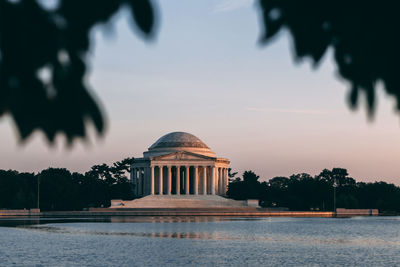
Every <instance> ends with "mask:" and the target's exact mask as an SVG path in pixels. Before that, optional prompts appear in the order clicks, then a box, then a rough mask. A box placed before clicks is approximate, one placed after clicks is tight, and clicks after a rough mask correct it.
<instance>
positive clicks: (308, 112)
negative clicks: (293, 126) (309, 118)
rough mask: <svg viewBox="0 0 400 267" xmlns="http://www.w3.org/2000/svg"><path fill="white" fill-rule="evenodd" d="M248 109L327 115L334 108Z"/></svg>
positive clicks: (249, 109)
mask: <svg viewBox="0 0 400 267" xmlns="http://www.w3.org/2000/svg"><path fill="white" fill-rule="evenodd" d="M246 110H248V111H254V112H278V113H294V114H310V115H325V114H330V113H332V110H323V109H291V108H256V107H247V108H246Z"/></svg>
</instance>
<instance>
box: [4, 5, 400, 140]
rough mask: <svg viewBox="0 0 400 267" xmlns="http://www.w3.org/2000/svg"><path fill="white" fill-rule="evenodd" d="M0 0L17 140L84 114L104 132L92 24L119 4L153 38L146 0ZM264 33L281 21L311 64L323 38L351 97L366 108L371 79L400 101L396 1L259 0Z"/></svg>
mask: <svg viewBox="0 0 400 267" xmlns="http://www.w3.org/2000/svg"><path fill="white" fill-rule="evenodd" d="M44 2H46V1H43V0H19V1H10V0H0V117H1V116H3V115H5V114H9V115H11V117H12V119H13V120H14V122H15V124H16V126H17V129H18V133H19V135H20V137H21V139H22V140H24V139H26V138H27V137H28V136H30V134H31V133H32V132H33V131H34V130H36V129H39V130H41V131H43V132H44V133H45V134H46V136H47V138H48V140H49V141H51V142H52V141H53V140H54V138H55V136H56V134H57V133H58V132H61V133H64V134H65V135H66V137H67V140H68V141H70V142H71V141H72V139H73V138H75V137H85V136H86V123H88V122H89V123H93V124H94V126H95V129H96V130H97V132H98V133H103V131H104V128H105V119H104V115H103V112H102V110H101V108H100V106H99V103H98V102H97V101H96V100H95V98H94V96H93V95H92V93H91V92H90V91H89V89H90V86H89V85H88V83H87V79H86V75H87V72H88V61H87V54H88V50H89V48H90V46H91V42H92V40H91V39H90V34H89V33H90V30H91V29H93V27H94V26H95V25H98V24H100V23H109V22H110V18H111V17H112V16H113V15H114V14H116V13H117V12H118V10H120V8H121V7H123V6H125V7H126V8H128V9H129V10H130V11H131V12H130V13H131V17H132V19H131V20H132V21H133V22H134V23H132V24H133V26H132V28H133V29H137V30H138V33H139V35H140V36H142V37H144V38H145V39H150V38H151V37H152V36H153V35H154V32H155V24H156V21H157V18H158V15H157V13H156V11H155V10H156V8H155V5H154V3H152V1H151V0H112V1H96V0H85V1H73V0H58V1H57V3H58V4H57V5H56V6H55V7H47V6H46V5H44V4H43V3H44ZM258 7H259V9H260V10H261V14H262V18H263V20H262V21H263V25H264V34H263V36H262V41H263V42H264V43H267V42H269V41H270V40H271V39H273V38H274V37H275V36H277V34H278V33H279V32H280V31H281V30H282V29H288V31H289V32H290V34H291V36H292V37H293V42H294V48H295V49H294V51H295V56H296V58H297V59H301V58H311V59H312V60H313V61H314V63H315V65H317V64H318V63H319V62H320V61H321V58H322V57H323V56H324V55H325V54H326V51H328V49H329V48H332V50H333V52H334V58H335V62H336V64H337V66H338V72H339V74H340V76H341V77H343V78H344V79H346V80H347V81H349V82H350V83H351V85H352V87H351V92H350V94H349V98H348V99H349V104H350V106H351V107H353V108H354V107H356V106H357V105H358V102H359V99H360V92H363V93H364V95H365V97H366V100H367V101H366V102H367V109H368V111H369V114H370V115H372V114H373V110H374V106H375V102H376V101H375V91H376V85H377V82H381V83H382V84H383V86H384V88H385V90H386V92H387V93H388V94H389V95H391V96H394V97H395V99H396V100H397V110H400V80H399V79H398V77H397V63H398V62H399V60H400V50H399V45H400V39H399V38H398V37H397V34H396V30H397V25H399V18H398V16H397V2H396V1H385V2H384V3H377V2H376V1H372V0H366V1H362V2H360V1H344V0H328V1H318V0H307V1H306V0H296V1H292V0H259V5H258Z"/></svg>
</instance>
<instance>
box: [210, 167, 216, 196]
mask: <svg viewBox="0 0 400 267" xmlns="http://www.w3.org/2000/svg"><path fill="white" fill-rule="evenodd" d="M211 195H215V167H214V166H212V167H211Z"/></svg>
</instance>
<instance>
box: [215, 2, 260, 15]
mask: <svg viewBox="0 0 400 267" xmlns="http://www.w3.org/2000/svg"><path fill="white" fill-rule="evenodd" d="M252 4H253V0H222V1H220V2H219V3H218V4H217V5H215V7H214V8H213V10H212V12H211V13H223V12H230V11H233V10H237V9H241V8H248V7H250V6H251V5H252Z"/></svg>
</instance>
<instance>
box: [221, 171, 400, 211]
mask: <svg viewBox="0 0 400 267" xmlns="http://www.w3.org/2000/svg"><path fill="white" fill-rule="evenodd" d="M334 184H336V202H337V207H339V208H349V209H357V208H363V209H369V208H375V209H379V210H380V211H391V212H393V211H395V212H400V187H398V186H395V185H394V184H388V183H386V182H374V183H363V182H358V183H357V182H356V180H355V179H354V178H352V177H349V176H348V172H347V170H346V169H343V168H333V169H332V170H328V169H324V170H322V171H321V173H320V174H318V175H316V176H314V177H312V176H311V175H309V174H307V173H299V174H293V175H291V176H290V177H281V176H279V177H274V178H272V179H270V180H269V181H268V182H260V181H259V177H258V176H257V175H256V174H255V173H254V172H252V171H246V172H244V174H243V179H236V180H233V181H231V182H230V183H229V186H228V192H227V194H228V197H230V198H233V199H237V200H244V199H259V200H260V204H261V205H262V206H264V207H286V208H289V209H290V210H321V211H322V210H333V185H334Z"/></svg>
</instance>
